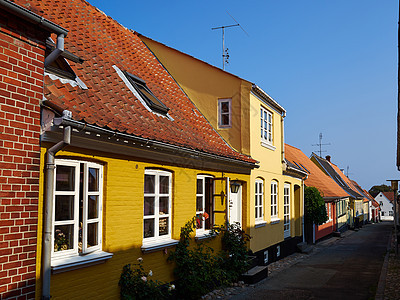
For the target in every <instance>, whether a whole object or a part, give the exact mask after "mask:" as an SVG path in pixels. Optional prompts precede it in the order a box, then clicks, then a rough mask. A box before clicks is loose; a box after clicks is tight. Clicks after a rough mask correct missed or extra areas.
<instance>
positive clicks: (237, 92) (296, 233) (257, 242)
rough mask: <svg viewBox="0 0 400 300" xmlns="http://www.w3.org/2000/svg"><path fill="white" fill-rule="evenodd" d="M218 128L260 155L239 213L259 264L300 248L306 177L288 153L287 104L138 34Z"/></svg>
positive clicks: (249, 152)
mask: <svg viewBox="0 0 400 300" xmlns="http://www.w3.org/2000/svg"><path fill="white" fill-rule="evenodd" d="M139 36H140V38H141V39H142V40H143V41H144V42H145V44H146V45H147V46H148V47H149V49H151V51H152V52H153V53H154V54H155V55H156V56H157V58H158V59H159V60H160V62H161V63H162V64H163V65H164V67H165V68H166V69H167V70H168V72H169V73H170V74H171V75H172V76H173V77H174V79H175V80H176V81H177V82H178V84H179V85H180V87H181V88H182V89H183V91H184V92H185V93H186V94H187V95H188V96H189V98H190V99H191V100H192V101H193V103H194V104H195V105H196V106H197V107H198V108H199V110H200V111H201V113H202V114H203V115H204V116H205V117H206V118H207V120H208V121H209V122H210V124H211V125H212V126H213V127H214V128H215V129H216V130H217V131H218V133H219V134H220V135H221V136H222V137H223V138H224V139H225V140H226V141H227V142H228V143H229V144H230V145H231V146H232V147H233V148H234V149H236V150H237V151H239V152H241V153H243V154H246V155H250V156H251V157H253V158H254V159H256V160H257V161H259V168H258V169H254V170H252V172H251V177H250V185H249V195H250V198H249V199H248V201H245V200H244V199H242V201H241V205H239V207H238V208H237V211H241V212H242V213H241V214H238V215H237V217H234V218H230V221H237V222H240V223H241V224H242V226H243V228H244V229H245V230H246V231H247V232H248V233H249V234H250V235H251V237H252V238H251V240H250V248H251V250H252V251H253V252H254V253H255V255H256V256H257V258H258V263H259V264H268V263H270V262H271V261H274V260H276V259H279V258H281V257H283V256H286V255H288V254H290V253H292V252H294V251H295V250H296V244H297V243H298V242H301V241H302V235H303V225H302V218H303V211H304V210H303V181H302V178H304V176H305V175H306V174H305V172H304V171H302V170H300V169H299V168H297V167H296V166H288V165H287V163H286V161H285V155H284V118H285V115H286V111H285V109H284V108H283V107H282V106H281V105H279V104H278V103H277V102H276V101H275V100H274V99H272V98H271V97H270V96H269V95H268V94H267V93H265V92H264V91H263V90H262V89H261V88H260V87H258V86H257V85H255V84H253V83H251V82H249V81H247V80H244V79H242V78H239V77H237V76H235V75H233V74H230V73H228V72H225V71H223V70H221V69H219V68H216V67H213V66H211V65H209V64H207V63H205V62H203V61H200V60H198V59H195V58H193V57H192V56H189V55H187V54H184V53H182V52H179V51H177V50H175V49H172V48H170V47H167V46H165V45H163V44H161V43H158V42H156V41H154V40H152V39H150V38H147V37H145V36H142V35H139Z"/></svg>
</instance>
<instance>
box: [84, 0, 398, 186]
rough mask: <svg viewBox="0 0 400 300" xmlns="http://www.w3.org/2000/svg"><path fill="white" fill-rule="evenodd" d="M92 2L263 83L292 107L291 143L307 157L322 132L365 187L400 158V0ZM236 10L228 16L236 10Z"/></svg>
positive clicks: (389, 174)
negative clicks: (399, 131) (399, 114)
mask: <svg viewBox="0 0 400 300" xmlns="http://www.w3.org/2000/svg"><path fill="white" fill-rule="evenodd" d="M89 2H90V3H91V4H92V5H94V6H96V7H98V8H99V9H101V10H102V11H103V12H105V13H106V14H107V15H109V16H111V17H112V18H114V19H115V20H117V21H118V22H119V23H121V24H122V25H124V26H125V27H127V28H130V29H133V30H135V31H137V32H139V33H141V34H144V35H146V36H148V37H150V38H152V39H155V40H157V41H159V42H162V43H164V44H166V45H168V46H170V47H173V48H176V49H178V50H180V51H183V52H185V53H188V54H190V55H192V56H194V57H196V58H198V59H201V60H204V61H206V62H208V63H210V64H212V65H215V66H218V67H222V58H221V54H222V45H221V44H222V40H221V31H217V30H211V28H212V27H217V26H221V25H230V24H234V23H235V22H234V20H232V18H231V17H230V16H229V14H231V15H232V16H233V17H234V18H235V19H236V20H237V21H238V22H239V23H240V24H241V25H242V27H243V28H244V29H245V30H246V32H247V33H248V35H246V34H245V33H244V32H243V31H242V30H241V29H240V28H239V27H233V28H230V29H226V34H225V38H226V47H228V48H229V54H230V62H229V65H227V67H226V71H228V72H230V73H233V74H235V75H237V76H240V77H242V78H244V79H247V80H249V81H251V82H254V83H256V84H257V85H258V86H260V87H261V88H262V89H264V90H265V91H266V92H267V93H269V94H270V95H271V96H272V97H273V98H274V99H275V100H276V101H278V102H279V103H280V104H281V105H282V106H283V107H285V109H286V110H287V117H286V118H285V140H286V142H287V143H289V144H291V145H293V146H296V147H298V148H300V149H301V150H302V151H303V152H304V153H305V154H306V155H308V156H309V155H310V154H311V152H312V151H317V150H318V147H314V146H312V144H316V143H318V135H319V133H320V132H322V134H323V143H330V144H331V145H329V146H325V147H324V149H325V150H327V152H325V153H323V155H328V154H329V155H331V156H332V162H333V163H335V164H337V165H338V166H339V167H340V168H343V169H345V171H346V169H347V166H349V173H350V174H349V177H350V178H351V179H354V180H356V181H357V182H358V183H359V184H360V185H361V186H362V187H363V188H365V189H367V190H368V189H369V188H370V187H371V186H372V185H375V184H382V183H386V179H392V178H400V174H399V172H398V171H397V169H396V167H395V164H396V110H397V83H396V81H397V22H398V2H397V0H396V1H395V0H384V1H382V0H335V1H328V0H301V1H299V0H285V1H276V0H264V1H236V0H230V1H215V0H214V1H211V0H203V1H176V0H170V1H165V0H164V1H159V0H156V1H128V0H114V1H100V0H89ZM227 12H229V14H228V13H227Z"/></svg>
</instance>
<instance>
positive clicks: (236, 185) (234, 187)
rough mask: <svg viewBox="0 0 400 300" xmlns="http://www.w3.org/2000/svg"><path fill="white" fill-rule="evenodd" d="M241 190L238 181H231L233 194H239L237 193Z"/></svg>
mask: <svg viewBox="0 0 400 300" xmlns="http://www.w3.org/2000/svg"><path fill="white" fill-rule="evenodd" d="M239 188H240V183H239V182H237V181H236V180H232V181H231V193H233V194H237V192H239Z"/></svg>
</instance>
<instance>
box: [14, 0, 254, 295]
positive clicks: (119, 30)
mask: <svg viewBox="0 0 400 300" xmlns="http://www.w3.org/2000/svg"><path fill="white" fill-rule="evenodd" d="M16 2H17V3H18V4H19V5H20V6H22V7H24V8H26V9H28V10H29V11H33V10H34V11H41V12H42V14H43V16H44V17H45V18H48V19H49V20H52V21H53V22H57V23H58V24H60V25H61V26H65V28H67V29H68V30H69V35H68V37H67V38H65V36H64V38H63V39H62V40H61V39H60V37H59V36H52V39H51V40H50V39H48V40H47V41H46V43H45V44H44V48H43V56H44V55H47V53H51V52H52V51H53V50H54V49H60V48H61V43H62V44H63V45H64V49H60V50H62V51H57V52H58V55H57V56H56V57H55V58H54V61H53V63H50V64H49V65H48V66H47V67H46V68H45V69H44V75H45V76H44V81H42V82H41V90H42V91H43V94H42V95H40V98H41V99H42V102H41V106H40V107H38V108H37V109H38V112H40V113H41V122H40V123H39V119H38V127H37V128H36V129H37V132H36V135H37V138H38V141H37V142H38V143H39V138H40V147H39V144H38V149H37V151H38V161H37V163H38V166H37V176H38V185H37V187H38V188H37V190H38V191H37V194H36V195H37V196H38V203H37V211H38V216H40V217H38V218H37V220H35V221H36V222H37V228H35V231H36V229H37V249H35V250H36V253H37V255H36V257H34V259H33V263H34V264H33V266H34V267H33V270H32V274H33V275H32V276H33V279H35V275H36V297H37V298H43V299H50V297H53V298H66V299H76V298H82V297H83V296H84V297H85V298H88V299H95V298H98V297H99V295H101V296H102V298H103V299H115V298H118V297H119V287H118V281H119V278H120V275H121V272H122V268H123V266H124V265H126V264H130V263H135V262H137V259H138V258H139V257H142V258H143V260H144V262H143V265H144V267H145V269H146V270H150V269H151V270H152V272H153V276H154V279H157V280H161V281H172V280H174V276H173V268H174V266H173V264H171V263H168V262H167V258H168V253H169V251H170V250H171V249H173V247H174V246H175V245H176V244H177V243H178V240H179V237H180V229H181V227H183V226H184V225H185V223H186V222H187V221H189V220H191V219H192V218H196V224H197V226H196V233H195V234H196V240H197V241H202V240H204V239H209V233H210V229H211V228H212V227H213V226H215V225H223V224H225V222H226V221H228V220H229V219H230V218H233V216H234V214H235V212H234V211H232V210H230V209H229V204H230V203H232V202H234V201H242V202H243V203H247V202H248V201H249V200H248V199H249V197H250V191H249V189H250V187H249V183H250V174H251V170H252V169H253V168H255V167H256V161H255V160H254V159H252V158H251V157H250V156H248V155H244V154H241V153H239V152H237V151H235V150H234V149H233V148H232V147H231V146H229V144H228V143H226V142H225V141H224V140H223V139H222V138H221V136H220V135H219V134H218V133H217V132H216V131H215V130H214V129H213V128H212V126H210V124H209V123H208V121H207V120H206V119H205V118H204V117H203V116H202V114H201V113H200V111H199V110H198V109H197V108H196V107H195V106H194V105H193V103H192V102H191V101H190V100H189V99H188V97H187V96H186V95H185V94H184V93H183V92H182V90H181V89H180V88H179V86H178V85H177V84H176V82H175V81H174V80H173V78H171V76H170V75H169V74H168V73H167V72H166V70H165V69H164V68H163V67H162V65H161V64H160V63H159V62H158V60H157V59H156V58H155V57H154V55H153V54H152V53H151V52H150V51H149V50H148V48H147V47H146V46H145V45H144V43H143V42H142V41H141V40H140V39H139V38H138V37H137V35H136V34H135V33H134V32H133V31H131V30H128V29H126V28H125V27H123V26H121V25H120V24H118V23H117V22H116V21H114V20H113V19H111V18H110V17H108V16H106V15H105V14H104V13H102V12H101V11H99V10H98V9H96V8H95V7H93V6H91V5H90V4H88V3H87V2H86V1H83V0H74V1H58V2H56V3H55V2H53V1H50V0H49V1H25V0H20V1H16ZM67 6H68V9H65V8H66V7H67ZM100 29H101V30H100ZM82 33H84V34H82ZM47 36H48V35H47ZM47 36H46V37H47ZM93 44H95V45H96V47H92V45H93ZM49 55H50V54H49ZM42 71H43V68H42ZM42 77H43V76H42ZM43 86H44V90H43ZM38 104H39V103H38ZM39 109H40V110H39ZM38 116H39V115H38ZM39 158H40V164H39ZM231 180H234V181H235V184H239V185H240V189H239V191H240V198H239V197H238V195H237V193H232V192H231V185H232V184H231V183H232V182H231ZM239 199H240V200H239ZM35 239H36V232H35ZM210 244H211V245H212V246H213V248H214V249H215V250H216V251H217V250H218V249H220V247H221V245H220V241H219V239H218V238H216V239H213V240H211V241H210ZM35 264H36V265H35ZM105 274H107V276H105Z"/></svg>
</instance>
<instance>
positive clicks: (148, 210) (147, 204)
mask: <svg viewBox="0 0 400 300" xmlns="http://www.w3.org/2000/svg"><path fill="white" fill-rule="evenodd" d="M144 215H145V216H152V215H154V197H144Z"/></svg>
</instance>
